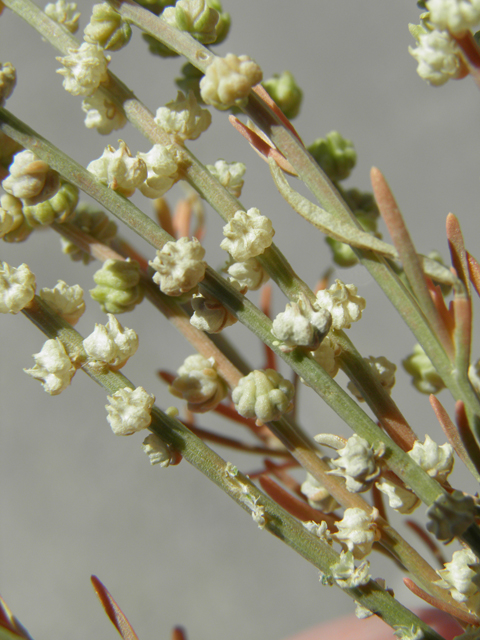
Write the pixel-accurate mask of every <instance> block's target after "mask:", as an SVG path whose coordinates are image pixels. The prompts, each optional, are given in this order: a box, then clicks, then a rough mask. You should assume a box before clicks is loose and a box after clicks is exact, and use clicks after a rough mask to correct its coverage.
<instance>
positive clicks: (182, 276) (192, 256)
mask: <svg viewBox="0 0 480 640" xmlns="http://www.w3.org/2000/svg"><path fill="white" fill-rule="evenodd" d="M204 255H205V249H204V248H203V247H202V245H201V244H200V242H199V241H198V240H197V239H196V238H192V240H190V239H189V238H180V239H179V240H177V241H176V242H167V243H166V244H165V245H164V246H163V247H162V249H161V250H160V251H157V255H156V257H155V259H154V260H153V261H149V263H148V264H149V265H150V266H151V267H153V268H154V269H155V271H157V273H156V274H155V275H154V276H153V278H152V279H153V281H154V282H155V283H156V284H158V286H159V287H160V289H161V290H162V291H163V293H165V294H167V295H168V296H179V295H181V294H182V293H185V292H187V291H190V290H191V289H193V288H194V287H196V286H197V284H198V283H199V282H201V281H202V280H203V278H204V277H205V270H206V267H207V264H206V262H204V260H203V257H204Z"/></svg>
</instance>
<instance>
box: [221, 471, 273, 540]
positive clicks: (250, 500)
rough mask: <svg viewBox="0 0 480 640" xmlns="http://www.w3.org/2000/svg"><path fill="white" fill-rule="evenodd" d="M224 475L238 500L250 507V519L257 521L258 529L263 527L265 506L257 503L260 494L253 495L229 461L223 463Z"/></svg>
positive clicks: (265, 514)
mask: <svg viewBox="0 0 480 640" xmlns="http://www.w3.org/2000/svg"><path fill="white" fill-rule="evenodd" d="M225 477H226V478H227V480H228V482H229V484H230V486H231V488H232V489H233V490H234V491H235V493H236V494H237V497H238V498H239V499H240V501H241V502H242V503H243V504H244V505H245V506H246V507H247V508H248V509H250V512H251V514H252V519H253V521H254V522H256V523H257V525H258V528H259V529H265V525H266V524H267V518H268V516H267V513H266V511H265V507H264V506H263V505H261V504H259V503H258V501H259V499H260V496H254V495H253V494H252V493H251V489H250V487H249V486H248V484H247V483H246V482H244V481H242V479H241V478H240V477H239V475H238V469H237V467H236V466H235V465H233V464H232V463H231V462H227V463H226V465H225Z"/></svg>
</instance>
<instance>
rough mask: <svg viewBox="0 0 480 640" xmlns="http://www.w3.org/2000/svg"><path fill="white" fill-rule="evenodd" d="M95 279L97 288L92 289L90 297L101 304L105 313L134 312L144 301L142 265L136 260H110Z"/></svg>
mask: <svg viewBox="0 0 480 640" xmlns="http://www.w3.org/2000/svg"><path fill="white" fill-rule="evenodd" d="M93 279H94V281H95V284H96V285H97V286H96V287H95V289H90V295H91V297H92V298H93V300H96V301H97V302H99V303H100V305H101V307H102V311H104V312H105V313H114V314H117V313H126V312H127V311H132V310H133V309H134V308H135V306H136V305H137V304H139V303H140V302H141V301H142V300H143V293H144V292H143V286H142V284H141V283H140V265H139V264H138V262H137V261H136V260H113V259H110V258H109V259H108V260H105V262H104V263H103V265H102V268H101V269H99V270H98V271H97V272H96V273H95V275H94V276H93Z"/></svg>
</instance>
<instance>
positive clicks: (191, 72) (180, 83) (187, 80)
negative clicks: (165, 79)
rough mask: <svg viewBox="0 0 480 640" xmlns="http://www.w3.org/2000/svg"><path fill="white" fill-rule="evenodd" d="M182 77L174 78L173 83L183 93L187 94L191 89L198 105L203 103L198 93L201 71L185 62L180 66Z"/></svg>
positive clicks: (201, 76)
mask: <svg viewBox="0 0 480 640" xmlns="http://www.w3.org/2000/svg"><path fill="white" fill-rule="evenodd" d="M180 71H181V73H182V77H181V78H175V84H176V85H177V87H178V88H179V89H181V91H183V93H184V94H185V95H186V96H188V93H189V92H190V91H193V94H194V96H195V98H196V100H197V102H198V104H200V105H204V104H205V103H204V101H203V100H202V96H201V95H200V80H201V79H202V78H203V73H202V72H201V71H200V70H199V69H197V67H194V66H193V64H190V62H187V63H186V64H184V65H183V66H182V68H181V70H180Z"/></svg>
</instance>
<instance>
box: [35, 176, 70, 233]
mask: <svg viewBox="0 0 480 640" xmlns="http://www.w3.org/2000/svg"><path fill="white" fill-rule="evenodd" d="M77 204H78V187H75V186H74V185H73V184H70V182H64V183H63V184H62V185H61V187H60V189H59V190H58V191H57V193H56V194H55V195H54V196H52V197H51V198H49V199H48V200H45V201H44V202H39V203H38V204H33V205H24V207H23V215H24V216H25V219H26V221H27V222H28V224H29V225H30V226H31V227H32V228H35V227H37V226H38V225H41V226H47V225H49V224H52V222H60V223H62V222H66V221H67V220H68V219H69V218H70V217H71V216H72V215H73V213H74V211H75V207H76V206H77Z"/></svg>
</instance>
